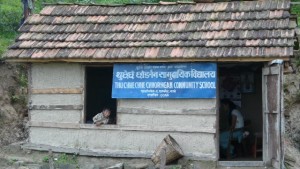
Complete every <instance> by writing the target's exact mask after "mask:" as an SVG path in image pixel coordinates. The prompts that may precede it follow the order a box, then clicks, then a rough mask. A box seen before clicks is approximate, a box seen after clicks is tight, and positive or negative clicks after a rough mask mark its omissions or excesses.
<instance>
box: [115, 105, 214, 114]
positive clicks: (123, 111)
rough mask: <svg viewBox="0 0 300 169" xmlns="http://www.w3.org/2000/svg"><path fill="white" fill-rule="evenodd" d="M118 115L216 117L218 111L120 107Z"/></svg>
mask: <svg viewBox="0 0 300 169" xmlns="http://www.w3.org/2000/svg"><path fill="white" fill-rule="evenodd" d="M118 113H121V114H139V115H143V114H145V115H149V114H151V115H216V109H215V108H213V109H201V110H196V109H189V110H186V109H184V110H180V111H174V110H170V111H168V110H152V109H151V110H150V109H147V108H125V107H118Z"/></svg>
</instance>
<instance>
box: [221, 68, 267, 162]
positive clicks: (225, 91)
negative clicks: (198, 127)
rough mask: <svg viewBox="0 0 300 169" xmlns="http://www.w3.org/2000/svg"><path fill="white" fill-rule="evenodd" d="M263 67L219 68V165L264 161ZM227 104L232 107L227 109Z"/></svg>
mask: <svg viewBox="0 0 300 169" xmlns="http://www.w3.org/2000/svg"><path fill="white" fill-rule="evenodd" d="M262 66H263V65H262V64H259V63H230V64H229V63H227V64H220V65H219V67H218V68H219V99H220V109H219V141H220V144H219V145H220V152H219V155H220V156H219V157H220V161H262V157H263V153H262V143H263V140H262V139H263V137H262V135H263V133H262V132H263V112H262ZM228 100H229V101H230V102H231V103H233V105H232V106H231V108H224V107H227V106H226V104H227V103H225V104H224V102H226V101H228ZM222 103H223V104H222ZM224 105H225V106H224ZM227 105H228V104H227ZM241 119H242V120H241ZM238 121H240V122H239V123H238ZM241 121H242V123H241ZM233 124H234V125H233ZM232 126H234V127H232Z"/></svg>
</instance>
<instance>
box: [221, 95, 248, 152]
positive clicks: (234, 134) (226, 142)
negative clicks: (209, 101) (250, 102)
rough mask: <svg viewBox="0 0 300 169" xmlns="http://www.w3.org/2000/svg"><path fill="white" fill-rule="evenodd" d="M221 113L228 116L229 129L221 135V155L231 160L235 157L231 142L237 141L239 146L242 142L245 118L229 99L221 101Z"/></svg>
mask: <svg viewBox="0 0 300 169" xmlns="http://www.w3.org/2000/svg"><path fill="white" fill-rule="evenodd" d="M221 111H222V113H225V114H226V115H227V117H228V124H229V127H228V129H227V130H225V131H222V132H221V133H220V150H221V153H220V154H221V157H227V158H230V157H233V156H234V147H233V146H232V145H231V140H236V141H237V143H238V144H241V142H242V139H243V129H244V118H243V115H242V113H241V112H240V111H239V110H238V109H237V106H236V105H235V104H234V103H233V102H232V101H231V100H229V99H222V100H221ZM223 122H224V121H223ZM225 122H226V120H225Z"/></svg>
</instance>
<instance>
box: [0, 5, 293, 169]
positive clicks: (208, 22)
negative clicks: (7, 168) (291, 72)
mask: <svg viewBox="0 0 300 169" xmlns="http://www.w3.org/2000/svg"><path fill="white" fill-rule="evenodd" d="M289 10H290V2H289V1H273V0H265V1H239V2H218V3H193V2H161V3H158V4H139V5H134V4H127V5H95V4H92V5H82V4H50V5H47V6H46V7H45V8H44V9H43V10H42V11H41V12H40V14H35V15H32V16H30V17H29V18H28V19H27V20H26V21H25V23H24V25H23V26H22V27H21V28H20V29H19V31H20V32H21V34H20V36H19V37H18V38H17V39H16V42H15V43H14V44H13V45H12V46H11V47H10V48H9V50H8V51H7V53H6V54H5V58H6V60H7V61H11V62H24V63H28V64H29V65H30V70H29V90H28V93H29V119H30V133H29V142H28V144H26V145H25V147H27V148H30V149H35V150H48V149H50V148H51V149H52V150H53V151H60V152H75V153H78V154H80V155H94V156H109V157H145V158H150V157H151V155H152V154H153V152H154V151H155V149H156V147H157V146H158V145H159V144H160V142H161V141H162V139H163V138H164V137H165V136H166V135H168V134H170V135H171V136H172V137H173V138H175V140H176V141H177V142H178V144H179V145H180V146H181V148H182V150H183V152H184V154H185V156H186V157H189V158H191V159H196V160H200V161H201V160H204V161H214V162H216V163H217V164H218V165H225V166H266V165H272V166H274V167H276V168H281V167H282V165H283V157H284V156H283V155H284V141H283V133H284V125H283V121H284V116H283V100H282V94H283V90H282V73H283V69H284V67H283V63H284V62H286V61H289V59H290V57H291V56H293V52H294V51H293V46H294V41H295V38H294V34H295V31H294V28H295V27H296V22H295V21H293V20H291V19H290V18H291V16H290V13H289ZM223 98H228V99H230V100H232V101H233V102H234V103H235V104H236V105H238V107H239V109H240V111H241V112H242V114H243V117H244V122H245V131H246V130H247V131H248V133H245V134H246V135H249V139H248V140H246V139H245V144H244V145H245V146H244V150H243V151H244V153H245V154H244V155H245V156H246V158H235V159H231V160H230V161H228V160H227V159H226V158H225V159H224V158H221V156H220V151H219V149H220V148H219V139H220V133H221V129H222V125H223V124H224V122H225V121H227V120H224V118H223V117H222V113H221V111H220V109H219V104H220V103H219V100H220V99H223ZM104 107H108V108H110V109H111V111H112V114H111V117H110V122H109V124H108V125H102V126H100V127H97V126H95V125H94V124H92V117H93V116H94V115H96V114H97V113H99V112H101V110H102V109H103V108H104ZM250 136H252V137H250ZM245 138H246V137H245ZM259 142H261V143H262V144H260V145H258V143H259ZM259 146H261V147H259ZM258 150H261V151H258ZM245 159H247V160H246V161H245Z"/></svg>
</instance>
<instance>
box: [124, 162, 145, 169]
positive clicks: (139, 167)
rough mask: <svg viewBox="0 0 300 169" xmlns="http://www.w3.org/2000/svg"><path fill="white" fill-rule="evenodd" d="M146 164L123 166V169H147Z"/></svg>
mask: <svg viewBox="0 0 300 169" xmlns="http://www.w3.org/2000/svg"><path fill="white" fill-rule="evenodd" d="M148 167H149V164H148V163H132V164H127V165H125V167H124V169H145V168H148Z"/></svg>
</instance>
